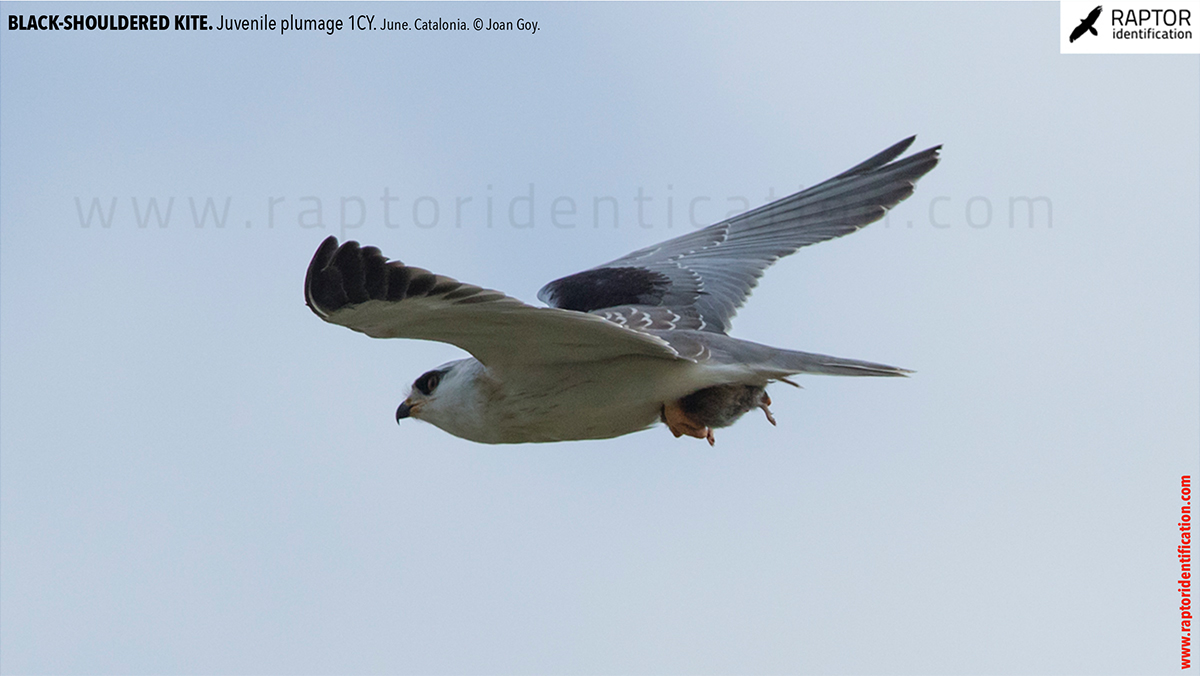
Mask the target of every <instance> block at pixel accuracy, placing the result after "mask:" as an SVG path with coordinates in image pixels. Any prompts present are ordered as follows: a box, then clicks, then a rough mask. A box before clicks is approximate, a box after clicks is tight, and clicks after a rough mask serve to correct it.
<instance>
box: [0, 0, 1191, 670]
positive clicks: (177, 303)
mask: <svg viewBox="0 0 1200 676" xmlns="http://www.w3.org/2000/svg"><path fill="white" fill-rule="evenodd" d="M2 9H3V14H4V15H5V16H6V17H7V16H8V15H9V14H12V13H30V12H33V13H93V14H96V13H122V12H148V11H153V12H161V13H163V14H175V13H178V12H185V11H186V12H189V13H206V14H208V15H209V16H211V17H212V18H213V19H214V20H215V19H216V18H217V17H218V16H219V15H221V14H225V15H226V16H239V17H254V16H257V15H259V14H261V13H263V12H266V13H268V14H270V15H272V16H286V15H287V14H289V13H295V14H297V15H298V16H299V15H306V16H313V17H320V16H349V15H351V14H357V13H370V14H375V15H376V16H378V17H384V16H386V17H388V18H391V19H408V20H411V19H412V18H415V17H436V16H442V17H444V18H447V19H450V18H463V19H464V20H466V21H468V22H470V21H471V20H473V19H474V17H476V16H480V17H484V18H487V17H492V18H495V19H511V20H516V19H518V18H526V19H532V20H535V21H537V22H538V32H537V33H536V34H534V35H530V34H528V33H516V32H514V33H503V34H493V33H476V32H474V31H465V32H442V33H416V32H409V33H403V34H392V33H387V34H380V33H366V34H364V33H349V32H343V33H339V34H336V35H333V36H329V35H325V34H323V33H314V34H289V35H283V36H280V35H278V34H276V33H270V32H268V33H254V34H228V33H224V32H221V33H218V32H215V31H213V32H208V33H203V34H200V33H196V34H188V33H181V32H176V31H173V30H172V31H166V32H162V33H136V34H134V33H106V34H100V33H92V34H88V33H84V34H75V33H63V32H58V33H54V32H48V33H25V32H14V31H8V30H7V26H4V27H3V28H2V29H0V94H2V96H0V148H2V152H0V261H2V264H0V311H2V316H0V360H2V367H3V368H2V370H0V417H2V424H0V670H2V671H3V672H4V673H13V674H17V673H89V674H94V673H255V674H260V673H281V674H288V673H368V672H370V673H376V672H378V673H492V672H502V673H596V672H604V673H732V672H738V673H855V674H861V673H1032V674H1043V673H1131V672H1137V673H1151V672H1153V673H1158V672H1163V673H1165V672H1168V671H1173V670H1176V669H1178V657H1179V634H1178V611H1177V610H1176V608H1177V605H1178V594H1177V592H1176V591H1175V584H1174V581H1175V580H1176V579H1177V574H1178V562H1177V560H1176V558H1175V554H1174V551H1175V547H1176V543H1177V539H1178V533H1177V528H1176V525H1175V524H1176V522H1177V520H1178V508H1179V495H1178V485H1179V480H1180V475H1182V474H1196V473H1197V451H1198V449H1200V355H1198V350H1197V345H1200V235H1198V231H1200V129H1198V127H1200V122H1198V121H1200V57H1197V56H1062V55H1059V54H1058V42H1059V39H1058V30H1059V26H1058V7H1057V5H1056V4H1054V3H1040V4H1031V3H1015V4H1003V5H1001V4H969V5H968V4H952V3H931V4H925V3H900V4H878V3H850V4H845V5H828V4H818V3H811V4H799V5H791V4H782V3H780V4H739V5H726V4H704V5H695V4H684V3H671V4H657V5H650V4H603V5H598V4H571V5H559V4H549V3H537V4H529V5H519V4H513V5H510V4H499V3H496V4H486V5H475V4H466V3H454V4H444V5H436V6H434V5H390V4H354V3H338V4H336V5H326V4H302V5H301V4H288V3H268V4H263V5H253V4H239V5H207V4H201V3H189V4H187V5H168V4H159V3H138V4H134V5H101V4H89V5H49V4H44V5H31V4H19V3H4V4H3V5H2ZM377 20H378V19H377ZM914 133H915V134H918V140H917V146H916V147H917V148H924V147H927V146H930V145H934V144H939V143H940V144H944V146H945V149H944V152H943V157H944V159H943V162H942V164H941V165H940V166H939V167H937V169H935V170H934V171H933V172H932V173H931V174H930V175H929V176H927V177H926V178H925V179H924V180H923V181H922V182H921V183H920V184H919V185H918V188H917V192H916V194H915V195H914V196H913V197H912V198H911V199H909V200H908V201H907V202H905V203H904V204H903V205H901V207H900V208H898V209H897V210H896V211H895V212H893V214H892V215H891V217H890V219H889V220H888V221H887V222H881V223H877V224H875V225H872V226H871V227H869V228H867V229H866V230H864V231H863V232H860V233H857V234H854V235H852V236H849V237H847V238H844V239H841V240H837V241H834V242H829V243H825V244H821V245H819V246H816V247H812V248H807V249H803V250H802V251H801V252H800V253H798V254H796V255H795V256H794V257H792V258H789V259H786V260H784V261H783V262H781V263H780V264H779V265H777V266H776V267H775V268H773V269H771V270H770V271H769V272H768V274H767V275H766V277H765V278H764V280H763V283H762V284H761V285H760V286H759V288H758V289H757V290H756V292H755V294H754V295H753V296H752V297H751V299H750V302H749V303H748V305H747V306H746V307H745V308H744V310H743V311H742V312H741V313H740V314H739V315H738V317H737V318H736V320H735V322H734V329H733V334H734V335H736V336H739V337H743V338H747V339H751V340H757V341H760V342H767V343H772V344H776V345H780V346H783V347H791V348H795V349H801V350H808V351H815V352H825V353H829V354H835V355H838V356H843V357H851V358H859V359H867V360H873V361H882V362H885V363H890V364H895V365H898V366H903V367H907V368H911V369H915V370H916V371H917V373H916V375H915V376H914V377H912V378H910V379H907V380H900V379H882V380H876V379H837V378H823V377H809V378H804V379H802V384H803V385H804V389H803V390H793V389H791V388H787V387H777V388H775V389H774V390H773V391H772V396H773V398H774V400H775V405H774V406H773V409H774V410H775V414H776V417H777V418H778V420H779V427H778V428H772V427H770V426H769V425H767V424H766V422H765V421H764V420H762V419H761V418H760V417H758V416H747V418H746V419H744V420H743V421H742V422H740V423H739V424H738V425H736V426H734V427H733V428H731V429H728V430H722V431H721V432H720V433H719V434H718V435H717V445H716V447H715V448H713V449H710V448H708V447H707V445H706V444H704V443H703V442H700V441H698V440H693V439H682V440H676V439H674V438H672V437H671V435H670V433H669V432H668V431H667V430H666V429H665V428H663V427H659V428H656V429H653V430H649V431H646V432H642V433H639V434H636V435H631V436H628V437H624V438H621V439H616V440H609V441H601V442H584V443H566V444H555V445H541V446H536V445H526V446H509V447H503V446H500V447H490V446H481V445H477V444H472V443H470V442H466V441H462V440H459V439H455V438H453V437H450V436H448V435H446V434H445V433H443V432H441V431H439V430H437V429H435V428H433V427H431V426H428V425H424V424H420V423H417V422H415V421H406V423H405V424H404V425H401V426H397V425H396V424H395V422H394V420H393V418H392V416H393V412H394V410H395V407H396V405H397V404H398V403H399V402H400V401H401V400H402V399H403V398H404V396H405V394H406V393H407V389H408V385H409V383H410V382H411V381H412V379H413V378H415V377H416V376H418V375H420V374H421V373H422V372H423V371H425V370H426V369H427V368H430V367H432V366H435V365H437V364H439V363H442V362H444V361H447V360H449V359H453V358H457V357H458V356H460V355H461V353H459V352H458V351H457V350H456V349H455V348H452V347H449V346H445V345H437V344H426V343H418V342H400V341H378V340H371V339H369V338H366V337H365V336H362V335H358V334H355V333H352V332H350V331H347V330H345V329H342V328H340V327H336V326H332V325H328V324H325V323H324V322H321V321H320V320H318V319H317V318H316V317H315V316H314V315H313V314H312V313H311V312H310V311H309V310H308V309H307V308H306V307H305V306H304V304H303V298H302V293H301V285H302V281H303V277H304V272H305V267H306V265H307V263H308V260H309V257H310V256H311V254H312V252H313V251H314V250H315V249H316V246H317V244H318V243H319V242H320V241H321V239H322V238H324V237H325V236H327V235H328V234H337V235H339V236H342V235H343V234H348V235H349V236H352V237H354V238H356V239H359V240H360V241H362V242H364V243H369V244H374V245H376V246H379V247H380V248H381V249H382V250H383V251H384V253H385V254H388V255H390V256H391V257H394V258H398V259H401V260H403V261H405V262H406V263H411V264H415V265H419V266H422V267H426V268H429V269H432V270H435V271H437V272H441V273H444V274H448V275H451V276H454V277H457V278H459V279H462V280H465V281H469V282H472V283H476V284H481V285H484V286H490V287H493V288H498V289H502V290H505V291H507V292H509V293H511V294H513V295H516V296H518V297H521V298H523V299H525V300H528V301H533V300H534V297H535V293H536V291H537V289H538V288H539V287H540V286H541V285H542V284H543V283H544V282H546V281H548V280H550V279H554V278H556V277H559V276H562V275H564V274H567V273H570V272H574V271H577V270H580V269H583V268H586V267H590V266H592V265H595V264H598V263H601V262H603V261H606V260H610V259H612V258H615V257H617V256H619V255H622V254H624V253H626V252H628V251H631V250H633V249H636V248H639V247H642V246H645V245H648V244H651V243H653V242H655V241H658V240H661V239H665V238H667V237H669V236H672V235H674V234H677V233H680V232H685V231H686V230H687V228H688V227H690V226H689V224H688V222H687V212H688V209H689V207H690V205H692V204H693V202H694V200H696V199H697V198H700V201H696V202H694V203H695V205H696V209H697V218H698V219H699V220H702V221H704V222H706V223H707V222H711V221H713V220H717V219H719V218H721V217H723V216H724V215H725V213H727V212H728V211H729V210H736V209H741V208H742V206H743V205H744V204H745V203H746V202H748V203H749V204H750V205H751V206H755V205H758V204H761V203H762V202H763V201H764V200H765V199H766V198H767V195H768V194H774V195H776V196H781V195H783V194H785V193H786V192H788V191H791V190H794V189H795V188H796V187H798V186H800V185H809V184H812V183H815V182H817V181H820V180H823V179H825V178H828V177H829V176H831V175H833V174H835V173H838V172H840V171H842V170H844V169H846V168H848V167H849V166H851V165H853V164H855V163H857V162H858V161H860V160H862V159H864V158H866V157H868V156H869V155H871V154H872V153H874V152H876V151H878V150H880V149H882V148H884V147H886V146H887V145H889V144H891V143H893V142H895V141H897V140H899V139H901V138H904V137H905V136H908V135H910V134H914ZM531 185H532V186H533V188H532V190H533V193H532V206H533V220H532V226H531V227H527V228H523V227H514V223H516V224H523V223H526V222H527V219H528V213H529V212H528V206H529V202H528V201H517V202H515V203H514V201H513V200H514V199H515V198H518V197H522V196H524V197H528V196H529V194H530V186H531ZM639 189H640V190H642V191H643V192H642V194H643V195H644V196H648V197H650V198H651V199H652V201H648V202H643V209H644V211H643V215H642V222H643V223H647V224H649V227H641V226H640V225H639V223H638V215H637V205H638V203H637V202H636V201H635V197H636V196H637V195H638V191H639ZM385 190H386V191H387V194H388V195H390V196H392V197H394V198H395V201H394V202H392V203H391V204H390V207H389V210H390V211H389V217H390V219H391V225H393V226H395V227H388V225H385V223H384V213H383V205H384V202H383V201H381V197H382V196H383V195H384V194H385V193H384V191H385ZM606 196H613V197H615V198H616V201H617V205H618V212H619V217H618V225H617V227H616V228H614V227H612V224H611V222H610V220H608V219H609V218H611V217H609V216H605V217H604V218H603V219H602V222H601V226H600V227H598V228H597V227H593V220H592V207H593V205H594V199H595V198H602V197H606ZM559 197H565V198H568V199H569V200H571V201H573V203H574V204H575V205H576V208H577V210H578V214H577V215H576V219H575V221H574V223H575V227H571V228H561V227H555V225H554V223H553V222H552V213H551V210H552V207H553V204H554V200H555V199H556V198H559ZM114 198H115V200H116V202H115V204H116V206H115V208H114V210H113V211H112V217H111V221H110V225H109V226H108V227H103V226H102V225H101V224H100V222H99V219H98V218H97V219H94V220H93V221H92V224H91V226H90V227H83V226H82V225H81V222H80V216H79V213H78V211H77V202H76V200H77V199H78V200H79V202H78V204H79V205H80V206H82V208H83V211H84V215H85V216H86V213H87V211H88V209H89V205H90V204H91V203H92V201H93V200H98V202H97V203H98V204H99V205H102V206H103V208H104V210H105V212H107V210H108V209H109V208H110V207H111V205H112V204H113V202H112V200H113V199H114ZM151 198H155V199H156V200H157V203H158V204H159V206H160V208H161V209H162V210H163V211H164V212H165V210H166V206H167V204H168V203H170V204H171V205H172V206H171V217H170V221H169V222H168V223H167V224H166V226H165V227H161V228H160V227H158V225H156V224H155V223H153V222H149V223H147V226H146V227H139V223H138V220H139V217H138V216H137V215H135V212H134V207H133V205H134V200H135V199H136V200H137V205H138V206H137V208H138V209H139V210H141V211H142V212H144V210H145V209H146V205H147V202H148V200H149V199H151ZM172 198H173V202H171V199H172ZM467 198H470V200H469V201H466V200H467ZM489 198H490V199H491V202H492V205H493V222H492V227H490V228H489V227H488V226H487V221H486V205H487V203H488V200H489ZM704 198H707V199H708V201H704ZM739 198H743V199H744V200H745V202H744V201H743V199H739ZM1023 198H1045V200H1044V201H1040V202H1037V204H1036V208H1037V211H1036V212H1035V219H1034V222H1033V224H1032V226H1030V224H1029V221H1028V218H1027V213H1026V206H1027V204H1026V203H1025V202H1022V201H1021V200H1022V199H1023ZM210 199H211V200H212V202H213V204H214V206H216V207H217V208H218V210H221V211H224V209H225V205H226V204H228V211H227V216H225V225H224V227H223V228H216V227H214V224H213V222H212V220H208V221H207V222H206V224H205V227H203V228H197V227H195V225H194V224H193V214H194V213H195V214H196V215H199V214H201V213H202V212H203V209H204V205H205V203H206V201H207V200H210ZM668 201H669V203H670V205H671V217H672V223H671V227H669V228H668V227H667V208H668V207H667V205H668ZM318 204H319V205H320V214H319V218H320V220H319V221H318V220H317V218H318V215H317V213H315V212H310V213H303V212H305V211H306V210H311V209H313V208H315V207H316V206H317V205H318ZM414 204H415V205H416V206H417V208H418V213H417V219H418V221H420V223H423V224H426V225H430V227H419V226H418V225H417V224H416V223H415V222H414V219H413V207H414ZM434 204H436V206H437V210H438V211H437V213H438V221H437V223H436V224H434V223H432V219H433V211H432V210H433V208H434ZM558 204H559V206H562V205H565V204H567V202H559V203H558ZM604 204H605V205H608V204H609V203H607V202H605V203H604ZM1047 204H1049V205H1052V217H1051V216H1050V215H1049V214H1048V213H1047V211H1046V205H1047ZM456 205H457V206H456ZM360 206H365V207H366V208H365V213H363V214H361V218H360V214H359V207H360ZM193 207H194V209H195V212H193ZM343 207H344V214H343ZM458 207H461V213H462V222H461V227H457V226H456V223H455V220H454V217H453V215H454V213H455V210H456V208H458ZM510 208H512V209H513V211H512V218H511V219H510V214H509V210H510ZM605 208H606V209H607V208H608V207H607V206H605ZM607 213H608V212H607V211H606V212H605V214H607ZM1010 217H1012V218H1013V219H1014V221H1015V223H1014V225H1013V226H1011V227H1010ZM105 218H107V213H106V214H105ZM209 218H210V219H211V214H210V216H209ZM143 221H144V217H143ZM560 222H562V221H560ZM316 223H319V226H315V227H313V226H314V224H316ZM360 223H361V224H360ZM247 224H249V225H247ZM269 225H270V226H272V227H268V226H269ZM306 225H307V226H310V227H305V226H306ZM345 226H351V227H350V229H348V230H345V229H344V227H345ZM353 226H357V227H353Z"/></svg>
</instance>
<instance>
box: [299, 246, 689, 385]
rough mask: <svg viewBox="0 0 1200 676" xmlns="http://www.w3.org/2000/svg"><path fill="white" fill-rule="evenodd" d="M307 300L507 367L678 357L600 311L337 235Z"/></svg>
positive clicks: (375, 333) (359, 327)
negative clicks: (438, 269)
mask: <svg viewBox="0 0 1200 676" xmlns="http://www.w3.org/2000/svg"><path fill="white" fill-rule="evenodd" d="M304 300H305V303H306V304H307V305H308V307H309V308H311V309H312V311H313V312H314V313H316V315H317V316H318V317H320V318H321V319H324V320H325V321H327V322H330V323H333V324H340V325H342V326H345V327H347V328H351V329H354V330H355V331H359V332H361V333H365V334H367V335H368V336H371V337H373V338H415V339H418V340H434V341H438V342H442V343H449V344H451V345H456V346H458V347H460V348H462V349H464V350H466V351H467V352H470V353H471V355H472V356H474V357H475V358H476V359H478V360H479V361H481V362H483V364H485V365H486V366H488V367H489V368H493V369H496V370H498V371H501V372H503V371H506V370H508V371H512V372H519V370H520V369H521V368H522V367H527V366H531V365H538V364H562V363H573V362H589V361H598V360H604V359H614V358H618V357H624V356H634V355H637V356H649V357H659V358H664V359H679V358H680V357H679V355H678V354H677V353H676V352H675V350H674V349H672V348H671V346H670V345H669V344H668V343H667V342H666V341H664V340H663V339H661V338H659V337H656V336H652V335H650V334H647V333H642V332H640V331H635V330H632V329H628V328H625V327H623V326H620V325H618V324H614V323H612V322H609V321H606V320H604V319H603V318H601V317H598V316H596V315H591V314H587V313H583V312H574V311H571V310H559V309H556V308H538V307H533V306H531V305H526V304H525V303H522V302H521V301H519V300H517V299H515V298H511V297H509V296H506V295H504V294H503V293H500V292H499V291H492V290H490V289H484V288H480V287H478V286H472V285H470V284H464V283H462V282H459V281H457V280H454V279H451V278H449V277H443V276H442V275H436V274H434V273H432V272H429V271H428V270H423V269H421V268H415V267H410V266H407V265H404V264H403V263H401V262H400V261H389V260H387V259H386V258H384V256H383V254H382V253H380V251H379V249H377V248H375V247H370V246H368V247H360V246H359V245H358V242H353V241H351V242H346V243H345V244H342V245H341V246H338V241H337V238H336V237H332V236H331V237H329V238H327V239H326V240H325V241H324V242H322V243H321V246H320V247H319V248H318V249H317V252H316V254H315V255H314V256H313V259H312V262H311V263H309V265H308V274H307V276H306V277H305V280H304Z"/></svg>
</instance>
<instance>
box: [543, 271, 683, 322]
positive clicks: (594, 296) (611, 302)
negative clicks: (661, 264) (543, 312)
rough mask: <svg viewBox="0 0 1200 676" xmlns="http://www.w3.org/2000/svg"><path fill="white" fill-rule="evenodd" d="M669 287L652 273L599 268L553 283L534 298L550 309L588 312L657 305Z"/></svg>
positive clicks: (663, 278) (656, 273) (663, 279)
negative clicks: (619, 307) (539, 299)
mask: <svg viewBox="0 0 1200 676" xmlns="http://www.w3.org/2000/svg"><path fill="white" fill-rule="evenodd" d="M670 286H671V280H670V279H668V278H667V276H666V275H664V274H662V273H660V272H654V271H653V270H647V269H645V268H635V267H621V268H599V269H597V270H587V271H585V272H579V273H576V274H574V275H570V276H569V277H563V278H562V279H556V280H554V281H553V282H550V283H549V284H547V285H546V286H545V288H543V289H542V293H539V294H538V296H539V297H541V299H542V300H544V301H545V302H546V304H548V305H550V306H551V307H556V308H561V309H563V310H575V311H576V312H591V311H592V310H600V309H603V308H608V307H616V306H618V305H658V304H659V302H661V301H662V299H663V296H665V295H666V293H667V289H668V288H670Z"/></svg>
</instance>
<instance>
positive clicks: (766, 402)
mask: <svg viewBox="0 0 1200 676" xmlns="http://www.w3.org/2000/svg"><path fill="white" fill-rule="evenodd" d="M770 405H771V397H769V396H767V393H766V392H763V396H762V399H759V400H758V407H759V408H761V409H762V410H763V413H766V414H767V422H769V423H771V424H772V425H774V424H775V416H773V415H771V409H769V408H767V407H768V406H770Z"/></svg>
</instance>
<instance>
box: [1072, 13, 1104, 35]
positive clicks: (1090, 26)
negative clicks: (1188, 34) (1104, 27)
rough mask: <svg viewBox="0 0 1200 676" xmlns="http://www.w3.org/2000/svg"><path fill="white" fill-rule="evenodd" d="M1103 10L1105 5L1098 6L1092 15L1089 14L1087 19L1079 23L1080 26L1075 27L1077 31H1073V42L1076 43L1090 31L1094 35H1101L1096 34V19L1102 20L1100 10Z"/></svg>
mask: <svg viewBox="0 0 1200 676" xmlns="http://www.w3.org/2000/svg"><path fill="white" fill-rule="evenodd" d="M1103 8H1104V6H1103V5H1096V9H1093V10H1092V13H1091V14H1088V15H1087V18H1086V19H1084V20H1083V21H1080V22H1079V25H1078V26H1076V27H1075V30H1073V31H1071V42H1075V41H1076V40H1078V39H1079V38H1080V37H1082V36H1083V34H1084V33H1087V32H1088V31H1091V33H1092V35H1099V33H1097V32H1096V19H1099V18H1100V10H1101V9H1103Z"/></svg>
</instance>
